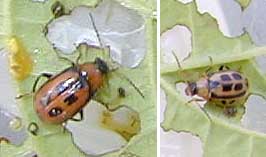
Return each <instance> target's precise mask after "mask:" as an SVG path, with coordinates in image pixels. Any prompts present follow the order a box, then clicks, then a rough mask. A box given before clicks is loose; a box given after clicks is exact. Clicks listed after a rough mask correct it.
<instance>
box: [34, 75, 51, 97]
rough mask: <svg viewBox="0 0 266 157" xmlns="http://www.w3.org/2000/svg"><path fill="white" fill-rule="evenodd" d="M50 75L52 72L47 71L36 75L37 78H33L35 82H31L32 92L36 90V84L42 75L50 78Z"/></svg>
mask: <svg viewBox="0 0 266 157" xmlns="http://www.w3.org/2000/svg"><path fill="white" fill-rule="evenodd" d="M52 76H53V75H52V74H49V73H41V74H40V75H39V76H38V77H37V79H36V80H35V82H34V84H33V87H32V92H33V93H34V92H35V91H36V86H37V84H38V82H39V81H40V79H41V78H42V77H46V78H48V79H50V78H51V77H52Z"/></svg>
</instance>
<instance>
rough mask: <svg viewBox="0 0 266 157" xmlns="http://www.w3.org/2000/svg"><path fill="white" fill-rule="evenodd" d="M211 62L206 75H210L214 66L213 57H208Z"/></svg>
mask: <svg viewBox="0 0 266 157" xmlns="http://www.w3.org/2000/svg"><path fill="white" fill-rule="evenodd" d="M208 58H209V60H210V65H209V66H208V68H207V69H206V70H205V73H206V74H207V75H208V73H209V72H210V71H211V69H212V65H213V60H212V57H211V56H208Z"/></svg>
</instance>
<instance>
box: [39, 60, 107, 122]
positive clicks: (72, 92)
mask: <svg viewBox="0 0 266 157" xmlns="http://www.w3.org/2000/svg"><path fill="white" fill-rule="evenodd" d="M107 72H108V67H107V65H106V63H105V62H104V61H102V60H101V59H99V58H97V59H96V60H95V62H94V63H84V64H79V65H75V66H73V67H70V68H67V69H66V70H64V71H63V72H61V73H59V74H57V75H55V76H53V77H51V78H50V79H49V80H48V81H47V82H45V83H44V84H43V85H42V86H41V87H40V88H39V90H38V91H37V92H36V94H35V97H34V104H35V110H36V112H37V113H38V115H39V117H40V119H41V120H43V121H45V122H49V123H55V124H56V123H62V122H64V121H66V120H68V119H70V118H72V117H73V116H74V115H75V114H76V113H77V112H79V111H80V110H81V109H82V108H83V107H84V106H85V105H86V104H87V102H88V101H89V100H90V99H91V97H92V96H93V94H94V93H95V92H96V91H97V89H99V88H100V87H101V86H102V85H103V81H104V74H106V73H107Z"/></svg>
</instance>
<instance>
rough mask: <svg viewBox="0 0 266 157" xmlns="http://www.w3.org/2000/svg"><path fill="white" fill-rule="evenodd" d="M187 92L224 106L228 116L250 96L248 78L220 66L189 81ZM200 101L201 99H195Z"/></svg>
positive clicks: (233, 113)
mask: <svg viewBox="0 0 266 157" xmlns="http://www.w3.org/2000/svg"><path fill="white" fill-rule="evenodd" d="M185 92H186V94H187V95H188V96H194V95H197V96H200V97H202V98H203V99H204V100H206V101H209V102H213V103H214V104H216V105H218V106H221V107H223V108H224V112H225V114H227V115H228V116H233V115H235V113H236V112H237V111H236V108H235V107H236V106H237V104H242V103H243V102H244V101H245V100H246V99H247V97H248V95H249V94H248V79H247V78H246V77H245V76H244V75H243V74H241V73H240V72H238V71H234V70H229V68H228V67H227V69H224V66H221V67H220V68H219V71H218V72H214V73H211V74H208V75H207V76H205V77H202V78H200V79H199V80H198V81H196V82H189V83H188V86H187V88H186V89H185ZM195 101H200V99H197V100H196V99H195Z"/></svg>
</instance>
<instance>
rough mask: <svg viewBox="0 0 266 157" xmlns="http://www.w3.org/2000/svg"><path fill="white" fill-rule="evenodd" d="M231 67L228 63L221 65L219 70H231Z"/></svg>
mask: <svg viewBox="0 0 266 157" xmlns="http://www.w3.org/2000/svg"><path fill="white" fill-rule="evenodd" d="M229 69H230V68H229V67H228V66H226V65H221V66H220V68H219V71H222V70H229Z"/></svg>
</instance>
